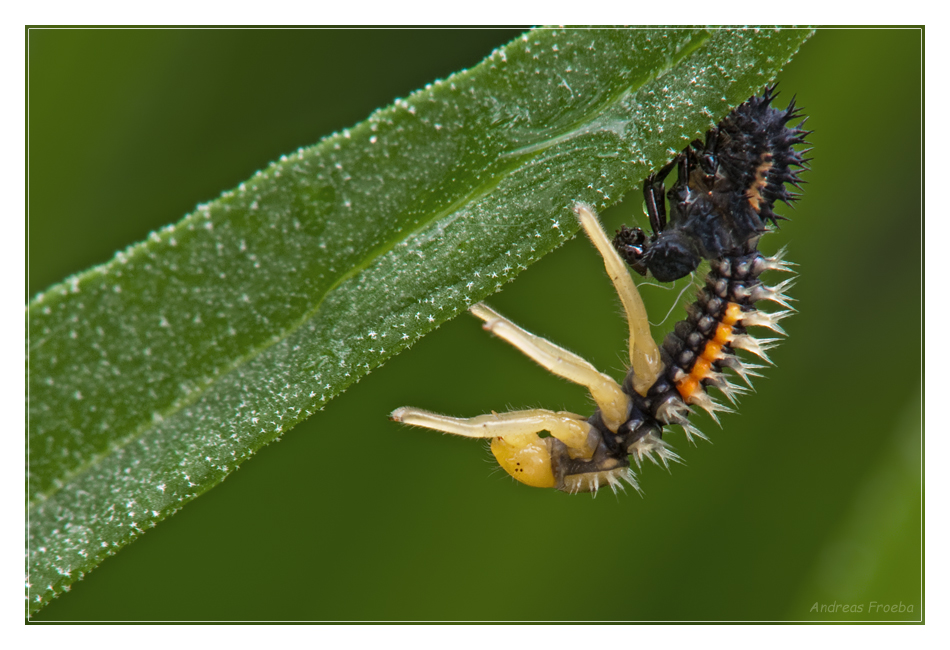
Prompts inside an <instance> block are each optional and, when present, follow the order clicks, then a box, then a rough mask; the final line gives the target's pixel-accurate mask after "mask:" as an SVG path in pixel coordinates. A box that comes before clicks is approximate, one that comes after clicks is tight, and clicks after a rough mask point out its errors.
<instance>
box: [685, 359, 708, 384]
mask: <svg viewBox="0 0 950 650" xmlns="http://www.w3.org/2000/svg"><path fill="white" fill-rule="evenodd" d="M711 367H712V361H710V360H709V359H705V358H703V357H699V358H698V359H696V363H694V364H693V369H692V370H691V371H690V373H689V375H690V377H693V378H694V379H697V380H699V381H702V380H703V379H705V378H706V376H707V375H708V374H709V369H710V368H711Z"/></svg>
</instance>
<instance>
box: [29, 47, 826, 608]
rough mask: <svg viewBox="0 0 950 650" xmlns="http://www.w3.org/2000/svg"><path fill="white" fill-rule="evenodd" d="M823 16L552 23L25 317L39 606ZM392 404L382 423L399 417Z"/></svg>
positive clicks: (504, 270)
mask: <svg viewBox="0 0 950 650" xmlns="http://www.w3.org/2000/svg"><path fill="white" fill-rule="evenodd" d="M809 35H810V32H809V31H807V30H771V31H765V30H718V31H707V30H701V29H675V30H608V29H595V30H586V29H576V30H572V29H568V30H555V29H550V30H547V29H545V30H535V31H532V32H529V33H528V34H525V35H524V36H523V37H521V38H520V39H517V40H515V41H514V42H512V43H511V44H509V45H508V46H506V47H504V48H501V49H499V50H496V51H495V52H493V53H492V54H491V56H489V57H488V58H487V59H486V60H485V61H483V62H482V63H481V64H479V65H478V66H476V67H475V68H472V69H471V70H468V71H465V72H461V73H459V74H456V75H453V76H452V77H450V78H448V79H446V80H443V81H437V82H434V83H433V84H431V85H429V86H427V87H426V88H425V89H423V90H421V91H419V92H416V93H414V94H413V95H412V96H411V97H409V98H407V99H400V100H397V101H396V102H395V103H394V105H392V106H390V107H388V108H385V109H382V110H379V111H377V112H375V113H374V114H373V115H371V116H370V117H369V118H368V119H367V120H366V121H364V122H362V123H360V124H359V125H357V126H355V127H353V128H352V129H347V130H345V131H343V132H342V133H337V134H334V135H332V136H329V137H327V138H325V139H324V140H322V141H321V142H320V143H318V144H317V145H315V146H312V147H307V148H301V149H299V150H298V151H296V152H295V153H293V154H290V155H287V156H284V157H282V158H281V160H280V161H278V162H276V163H274V164H272V165H271V166H269V167H268V168H267V169H265V170H263V171H261V172H258V173H257V174H256V175H255V176H254V177H253V178H251V179H249V180H248V181H246V182H245V183H242V184H241V185H240V186H239V187H238V188H236V189H234V190H232V191H228V192H225V193H224V194H222V195H221V197H220V198H218V199H216V200H214V201H212V202H210V203H208V204H206V205H203V206H199V208H198V210H196V211H195V212H194V213H192V214H190V215H188V216H187V217H185V218H184V219H183V220H182V221H180V222H179V223H177V224H175V225H172V226H168V227H166V228H164V229H162V230H161V231H160V232H157V233H153V234H152V235H151V236H150V237H149V238H148V240H147V241H144V242H142V243H139V244H136V245H134V246H132V247H130V248H129V249H127V250H126V251H124V252H122V253H119V254H117V255H116V257H115V259H113V260H112V261H111V262H109V263H107V264H104V265H102V266H99V267H95V268H93V269H90V270H88V271H86V272H84V273H81V274H79V275H76V276H73V277H71V278H69V279H67V280H66V281H65V282H63V283H62V284H59V285H56V286H53V287H51V288H50V289H49V290H48V291H46V292H44V293H42V294H40V295H38V296H36V297H35V298H34V299H33V301H31V303H30V305H29V307H28V312H27V318H28V331H29V341H28V355H29V357H28V358H29V366H28V387H29V395H28V402H29V422H28V436H29V438H28V440H29V474H28V498H29V506H28V508H29V510H28V518H29V524H28V531H27V543H28V554H27V563H28V572H29V578H28V584H27V599H28V612H30V613H32V612H34V611H36V610H37V609H39V608H40V607H42V605H43V604H45V603H46V602H48V601H49V600H50V599H51V598H53V597H55V596H56V595H58V594H59V593H61V592H62V591H64V590H66V589H68V587H69V585H70V584H71V583H72V582H74V581H75V580H77V579H79V578H81V577H82V575H83V574H84V573H85V572H86V571H89V570H90V569H92V568H93V567H95V566H96V565H97V564H98V563H100V562H101V561H102V560H103V559H104V558H105V557H107V556H108V555H111V554H112V553H114V552H115V551H116V550H118V549H119V548H121V547H122V546H124V545H125V544H127V543H129V542H130V541H132V540H133V539H135V538H136V537H137V536H138V535H140V534H141V533H142V532H144V531H145V530H147V529H148V528H150V527H152V526H154V525H155V524H156V523H157V522H159V521H161V520H162V519H164V518H165V517H167V516H168V515H170V514H172V513H174V512H175V511H177V509H178V508H180V507H181V506H182V505H183V504H185V503H187V502H188V501H190V500H191V499H193V498H195V497H196V496H198V495H199V494H201V493H203V492H205V491H206V490H208V489H210V488H211V487H212V486H214V485H216V484H217V483H219V482H220V481H222V480H223V479H224V478H225V477H226V476H227V475H228V473H229V472H231V471H233V470H234V469H235V468H236V467H237V466H238V465H239V464H240V463H241V462H243V461H244V460H246V459H247V458H248V457H249V456H251V455H252V454H253V453H254V452H255V451H256V450H257V449H259V448H260V447H261V446H263V445H264V444H267V443H269V442H271V441H273V440H274V439H276V438H278V437H279V436H280V435H281V434H283V433H284V432H286V431H288V430H289V429H290V428H291V427H293V426H294V425H295V424H296V423H298V422H299V421H301V420H302V419H304V418H306V417H307V416H309V415H311V414H312V413H314V412H315V411H316V410H319V409H320V408H322V407H323V405H324V404H325V403H326V402H327V401H328V400H330V399H331V398H332V397H334V396H335V395H337V394H339V393H340V392H342V391H343V390H345V389H346V388H347V387H348V386H349V385H351V384H352V383H354V382H356V381H358V380H359V379H360V378H361V377H362V376H364V375H366V374H367V373H368V372H369V371H370V370H372V369H373V368H375V367H377V366H379V365H380V364H382V363H383V362H384V361H385V360H386V359H388V358H389V357H391V356H392V355H394V354H396V353H398V352H400V351H402V350H404V349H405V348H407V347H409V346H410V345H411V344H412V343H413V342H414V341H415V340H417V339H418V338H419V337H421V336H423V335H424V334H425V333H427V332H429V331H431V330H432V329H434V328H436V327H438V326H439V324H441V323H443V322H444V321H446V320H447V319H449V318H452V317H453V316H455V315H456V314H458V313H459V312H460V311H463V310H465V309H466V308H467V307H468V306H469V305H470V304H472V303H473V302H475V301H478V300H480V299H482V298H483V297H485V296H487V295H489V294H491V293H493V292H494V291H497V290H498V289H499V288H501V287H502V285H503V284H504V283H505V282H507V281H510V280H511V279H513V278H514V277H515V276H516V275H517V274H518V273H519V272H520V271H522V270H524V269H525V268H527V266H528V265H529V264H531V263H532V262H534V261H536V260H537V259H538V258H540V257H541V256H542V255H544V254H546V253H548V252H550V251H551V250H553V249H554V248H556V247H558V246H559V245H560V244H562V243H563V242H564V241H565V240H566V239H568V238H570V237H571V236H572V235H573V234H574V233H575V232H576V231H577V225H576V224H575V223H574V220H573V218H572V215H571V212H570V208H571V206H572V205H573V203H574V202H575V201H577V200H584V201H587V202H589V203H592V204H594V205H597V206H601V207H604V206H607V205H610V204H611V203H615V202H616V201H618V200H619V199H620V198H621V197H622V196H623V195H624V194H626V193H627V192H629V191H630V190H632V189H634V188H635V187H636V186H637V185H638V184H639V182H640V180H641V179H642V178H643V177H645V176H646V174H647V173H648V172H649V171H650V170H651V169H653V168H655V167H657V166H659V165H660V164H662V163H663V162H665V161H666V160H667V159H668V158H669V156H670V154H671V152H674V151H678V150H680V149H682V148H683V147H684V146H685V145H686V144H687V143H688V142H689V141H690V140H691V139H693V138H695V137H697V136H698V135H700V134H701V133H702V132H703V131H705V130H706V129H707V128H708V127H709V126H710V125H711V124H713V123H715V122H716V121H718V120H719V119H720V118H721V117H722V116H723V115H724V114H725V113H726V112H728V111H729V110H730V109H731V108H732V107H733V106H735V105H737V104H739V103H740V102H742V101H743V100H745V99H747V98H748V97H749V96H750V95H752V94H753V93H754V92H758V91H759V90H760V89H761V88H762V87H763V86H764V85H765V84H766V83H768V82H769V81H771V80H772V79H773V78H774V76H775V74H776V73H777V71H778V70H779V69H780V68H781V66H782V65H783V64H784V63H785V62H786V61H787V60H788V59H789V58H790V57H791V56H792V55H793V54H794V53H795V51H796V50H797V48H798V47H799V46H800V44H801V43H802V41H803V40H804V39H805V38H807V37H808V36H809ZM385 415H386V414H385V413H380V417H385Z"/></svg>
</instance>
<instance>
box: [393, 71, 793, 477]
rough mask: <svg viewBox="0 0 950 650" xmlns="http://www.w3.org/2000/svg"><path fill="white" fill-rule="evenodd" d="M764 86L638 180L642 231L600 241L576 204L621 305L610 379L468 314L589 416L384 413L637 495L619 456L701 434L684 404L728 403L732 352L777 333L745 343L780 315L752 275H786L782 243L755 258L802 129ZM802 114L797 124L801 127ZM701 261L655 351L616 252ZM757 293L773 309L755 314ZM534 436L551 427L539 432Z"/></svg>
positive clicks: (689, 263) (674, 264)
mask: <svg viewBox="0 0 950 650" xmlns="http://www.w3.org/2000/svg"><path fill="white" fill-rule="evenodd" d="M773 97H774V87H772V88H768V89H766V91H765V93H764V94H763V95H762V97H753V98H751V99H750V100H749V101H747V102H745V103H744V104H742V105H741V106H739V107H738V108H736V109H735V110H734V111H733V112H732V113H730V114H729V115H728V116H726V118H725V119H723V121H722V122H720V124H719V125H718V126H716V127H715V128H713V129H711V130H710V131H709V132H708V133H707V134H706V142H705V144H704V143H701V142H699V141H696V142H693V143H692V144H691V145H690V146H689V147H687V149H686V150H684V151H683V152H682V153H681V154H679V155H678V156H676V157H675V158H674V159H673V160H672V161H671V162H670V163H669V164H667V165H665V166H664V167H663V168H662V169H661V170H660V171H659V172H657V173H655V174H653V175H651V176H650V177H649V178H648V179H647V181H646V182H645V184H644V197H645V199H646V203H647V211H648V214H649V217H650V224H651V226H652V228H653V235H652V236H651V237H650V238H649V239H647V238H646V236H645V235H644V234H643V233H642V231H639V229H629V228H624V229H623V230H622V231H621V232H620V233H619V234H618V236H617V238H616V239H615V240H614V241H613V242H612V243H611V242H610V240H609V239H608V238H607V235H606V234H605V233H604V230H603V228H602V226H601V225H600V222H599V221H598V219H597V216H596V214H595V212H594V210H593V208H592V207H590V206H588V205H586V204H584V203H577V204H576V205H575V207H574V212H575V214H576V215H577V217H578V219H579V220H580V223H581V226H582V227H583V229H584V230H585V232H586V233H587V235H588V237H590V240H591V242H592V243H593V244H594V246H595V247H596V248H597V250H598V252H599V253H600V254H601V256H602V257H603V259H604V265H605V267H606V269H607V273H608V275H609V276H610V279H611V281H612V282H613V284H614V287H615V288H616V290H617V293H618V295H619V297H620V300H621V302H622V304H623V307H624V311H625V312H626V316H627V322H628V325H629V327H630V340H629V354H630V369H629V371H628V372H627V376H626V378H625V379H624V381H623V383H622V384H618V383H617V382H616V381H615V380H614V379H613V378H611V377H610V376H608V375H606V374H603V373H601V372H599V371H598V370H597V369H596V368H594V366H593V365H591V364H590V363H588V362H587V361H585V360H584V359H582V358H580V357H578V356H577V355H575V354H573V353H571V352H568V351H567V350H565V349H563V348H561V347H559V346H557V345H554V344H553V343H551V342H550V341H547V340H545V339H543V338H540V337H538V336H535V335H533V334H531V333H529V332H527V331H525V330H523V329H521V328H520V327H518V326H517V325H515V324H514V323H512V322H511V321H509V320H507V319H505V318H504V317H502V316H501V315H500V314H498V313H497V312H495V311H494V310H492V309H491V308H489V307H488V306H486V305H484V304H482V303H479V304H476V305H474V306H473V307H472V308H471V309H470V311H471V312H472V313H473V314H474V315H475V316H477V317H478V318H480V319H482V320H483V321H484V326H483V327H484V328H485V329H486V330H488V331H490V332H492V333H493V334H495V335H497V336H499V337H501V338H503V339H505V340H506V341H508V342H509V343H511V344H512V345H514V346H515V347H517V348H518V349H519V350H521V351H522V352H523V353H524V354H526V355H527V356H529V357H531V358H532V359H534V360H535V361H536V362H538V363H539V364H540V365H542V366H543V367H545V368H547V369H548V370H549V371H551V372H553V373H554V374H557V375H559V376H561V377H564V378H565V379H568V380H570V381H573V382H575V383H578V384H580V385H582V386H584V387H586V388H587V389H588V390H589V391H590V394H591V396H592V397H593V399H594V401H595V402H596V403H597V410H596V411H595V412H594V414H593V415H592V416H591V417H589V418H584V417H583V416H580V415H576V414H574V413H569V412H565V411H558V412H555V411H548V410H546V409H530V410H526V411H512V412H508V413H495V412H492V413H490V414H486V415H480V416H477V417H473V418H456V417H450V416H445V415H439V414H437V413H432V412H430V411H424V410H422V409H417V408H412V407H402V408H398V409H396V410H395V411H393V413H392V416H391V417H392V419H393V420H396V421H398V422H403V423H406V424H410V425H415V426H420V427H425V428H429V429H434V430H437V431H443V432H446V433H453V434H456V435H461V436H466V437H470V438H489V439H491V450H492V453H493V454H494V455H495V458H496V459H497V460H498V463H499V464H500V465H501V466H502V467H503V468H504V469H505V471H507V472H508V473H509V474H510V475H511V476H513V477H514V478H516V479H517V480H519V481H521V482H522V483H525V484H527V485H532V486H535V487H553V488H557V489H559V490H562V491H564V492H572V493H573V492H593V493H596V492H597V490H598V489H599V488H600V487H602V486H609V487H610V488H611V489H612V490H614V491H615V492H616V490H617V488H618V487H620V488H622V487H623V484H622V482H621V481H626V482H627V483H629V484H630V485H632V486H633V487H634V488H635V489H637V490H639V487H638V485H637V482H636V479H635V477H634V475H633V472H632V470H631V468H630V457H631V456H632V457H633V458H634V461H635V462H636V463H637V465H638V466H639V465H640V463H641V461H642V460H643V458H647V459H649V460H651V461H653V462H654V463H656V462H657V459H658V460H659V462H660V463H662V464H663V465H664V466H667V465H668V463H669V461H679V456H677V455H676V454H675V453H673V452H672V451H671V450H670V448H669V446H668V444H667V443H666V442H665V441H664V439H663V434H664V428H665V427H667V426H669V425H679V426H681V427H683V429H684V430H685V432H686V436H687V438H689V440H690V441H692V440H693V436H698V437H703V438H705V436H703V434H702V433H700V431H699V430H698V429H697V428H696V427H695V426H694V425H693V424H692V423H691V422H690V421H689V420H688V416H689V415H690V414H691V413H692V412H693V410H694V408H701V409H703V410H705V411H706V412H708V413H709V414H710V415H711V416H712V417H713V419H715V420H716V421H717V422H718V416H717V413H718V412H721V411H729V410H730V409H729V408H728V407H726V406H725V405H724V404H722V403H720V402H718V401H716V400H714V399H713V398H712V397H711V396H710V395H709V393H708V389H709V388H711V387H712V388H716V389H717V390H719V391H720V392H721V393H722V394H723V395H724V396H725V397H726V398H727V399H728V400H729V402H731V403H732V404H735V403H736V399H737V397H738V396H739V395H740V394H742V393H743V392H745V390H746V389H745V387H743V386H741V385H737V384H734V383H732V382H730V381H729V380H728V379H727V377H726V373H725V371H726V370H731V371H732V372H734V373H735V374H736V375H737V376H739V377H740V378H741V379H742V380H743V381H744V382H745V383H746V384H747V385H748V386H750V387H751V383H750V382H751V380H750V378H751V377H754V376H759V375H758V373H757V372H756V371H757V370H759V369H761V368H762V367H763V366H761V365H758V364H752V363H749V362H747V361H745V360H744V359H743V358H741V357H740V356H739V354H738V353H739V351H740V350H744V351H745V352H747V353H751V354H752V355H755V356H757V357H759V358H760V359H761V360H763V361H765V362H769V358H768V356H767V354H766V352H767V350H769V349H770V348H771V347H772V346H774V345H775V343H776V342H777V340H778V339H775V338H768V339H758V338H755V337H754V336H752V335H751V334H750V333H749V331H748V328H750V327H762V328H767V329H770V330H771V331H773V332H775V333H776V334H779V335H784V333H785V332H784V331H783V330H782V327H781V326H780V325H779V321H781V320H782V319H783V318H785V317H786V316H788V315H789V314H790V313H791V308H790V307H789V304H788V301H789V300H790V299H789V298H788V297H787V296H786V294H785V292H786V290H787V289H788V288H789V287H790V286H791V280H786V281H784V282H781V283H779V284H777V285H775V286H770V285H767V284H765V283H763V282H762V281H761V280H760V277H759V276H760V275H761V274H762V273H764V272H766V271H782V272H789V271H790V268H789V267H790V266H791V265H790V263H788V262H786V261H784V259H783V255H784V249H783V250H782V251H780V252H779V253H778V254H777V255H775V256H772V257H765V256H763V255H762V254H760V253H759V251H758V249H757V246H758V242H759V238H760V237H761V236H762V234H764V233H765V232H766V231H767V226H768V224H770V223H771V224H773V225H775V224H776V221H777V220H778V219H780V218H781V217H779V216H778V215H776V214H775V213H774V212H773V206H774V204H775V202H776V201H784V202H786V203H788V202H790V201H792V200H794V199H795V198H796V197H794V196H792V195H791V194H790V193H789V192H788V191H787V189H786V187H785V183H791V184H792V185H795V186H796V187H798V186H799V184H800V183H801V182H802V181H800V179H799V178H798V172H797V171H793V170H792V169H791V167H798V168H804V167H806V163H807V160H806V159H804V158H803V157H802V152H799V151H796V150H795V149H793V147H794V146H795V145H799V144H804V143H805V137H806V136H807V135H808V133H809V132H806V131H804V130H803V129H802V124H799V125H798V126H796V127H794V128H789V127H788V126H786V124H787V123H788V122H789V121H790V120H792V119H795V118H797V117H800V116H801V115H800V113H799V112H798V111H797V110H796V109H795V106H794V100H793V101H792V103H791V104H790V105H789V107H788V108H787V109H786V110H784V111H780V110H777V109H774V108H772V107H771V106H770V103H771V100H772V99H773ZM803 122H804V120H803V121H802V123H803ZM674 167H677V168H678V170H679V178H678V179H677V181H676V183H675V184H674V185H673V187H672V189H671V190H670V193H669V196H668V200H669V203H670V214H671V218H670V221H669V222H667V221H666V210H665V202H664V200H665V197H664V187H663V179H664V178H665V177H666V176H667V175H668V174H669V173H670V172H671V171H672V169H673V168H674ZM702 259H706V260H708V261H709V262H710V271H709V273H708V274H707V275H706V278H705V286H704V287H703V288H702V289H701V290H700V291H699V293H698V294H697V296H696V300H695V301H694V302H692V303H691V304H689V305H688V306H687V314H688V317H687V319H686V320H684V321H681V322H679V323H677V324H676V326H675V328H674V330H673V332H672V333H671V334H669V335H668V336H667V337H666V339H665V340H664V342H663V346H662V348H659V347H658V346H657V345H656V342H655V341H653V339H652V337H651V336H650V328H649V321H648V319H647V314H646V310H645V308H644V306H643V302H642V301H641V299H640V295H639V293H638V292H637V288H636V285H635V284H634V283H633V280H632V278H631V276H630V274H629V272H628V270H627V265H626V264H625V263H624V261H626V262H627V263H629V264H630V266H632V267H633V268H634V269H635V270H637V271H638V272H640V273H642V274H645V273H646V272H648V271H649V272H650V273H651V274H652V275H654V277H656V278H657V279H659V280H661V281H668V280H675V279H677V278H679V277H683V276H685V275H688V274H689V273H691V272H692V271H693V270H695V268H696V267H697V266H698V264H699V261H700V260H702ZM760 301H771V302H774V303H777V304H778V305H780V306H782V307H783V308H784V309H782V310H780V311H772V312H767V311H762V310H760V309H758V307H757V306H756V305H757V303H759V302H760ZM541 431H548V432H549V433H550V434H551V435H550V436H548V437H544V438H542V437H540V436H539V435H538V433H539V432H541Z"/></svg>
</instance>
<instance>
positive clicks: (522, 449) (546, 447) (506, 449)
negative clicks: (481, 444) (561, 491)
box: [491, 433, 557, 488]
mask: <svg viewBox="0 0 950 650" xmlns="http://www.w3.org/2000/svg"><path fill="white" fill-rule="evenodd" d="M553 440H554V438H541V437H540V436H538V435H537V434H535V433H532V434H528V435H519V436H506V437H504V438H500V437H499V438H492V441H491V453H492V454H494V456H495V460H497V461H498V464H499V465H501V467H502V469H504V470H505V471H506V472H508V473H509V474H510V475H511V476H512V477H513V478H515V479H517V480H518V481H520V482H521V483H524V484H525V485H530V486H531V487H543V488H553V487H557V481H556V480H555V478H554V466H553V463H552V460H551V449H552V441H553Z"/></svg>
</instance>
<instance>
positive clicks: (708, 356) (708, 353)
mask: <svg viewBox="0 0 950 650" xmlns="http://www.w3.org/2000/svg"><path fill="white" fill-rule="evenodd" d="M700 356H701V357H702V358H703V359H705V360H706V361H718V360H719V359H721V358H722V344H721V343H716V342H715V341H710V342H709V343H707V344H706V347H705V349H703V353H702V354H701V355H700Z"/></svg>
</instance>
